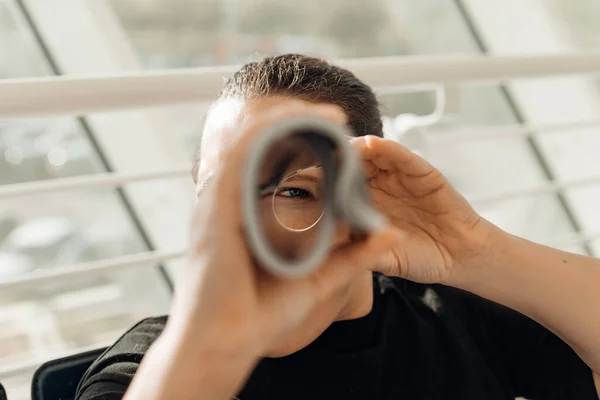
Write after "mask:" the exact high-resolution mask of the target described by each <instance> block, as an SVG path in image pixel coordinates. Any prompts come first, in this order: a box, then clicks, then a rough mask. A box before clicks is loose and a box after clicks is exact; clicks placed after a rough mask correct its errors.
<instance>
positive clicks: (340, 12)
mask: <svg viewBox="0 0 600 400" xmlns="http://www.w3.org/2000/svg"><path fill="white" fill-rule="evenodd" d="M57 3H58V2H57ZM461 3H468V1H461ZM513 3H514V4H516V3H515V2H514V1H513ZM517 3H519V4H520V2H518V1H517ZM571 3H574V4H571ZM592 3H593V1H591V2H587V3H586V2H585V1H583V0H580V1H576V2H570V1H567V0H563V1H559V0H553V1H552V2H548V4H551V5H552V7H554V8H553V10H563V9H564V10H567V9H568V10H567V11H564V10H563V11H560V12H559V15H563V14H564V15H565V18H567V20H568V21H571V26H572V29H573V32H574V34H573V35H574V37H575V38H576V40H579V41H580V43H582V44H585V45H586V46H587V45H593V44H597V43H600V42H599V41H597V40H596V36H598V37H600V34H599V35H597V33H600V31H598V30H597V29H596V28H597V24H596V25H594V24H593V23H591V22H590V21H594V19H593V18H591V17H590V15H592V14H593V13H592V11H591V10H592V9H595V8H594V7H595V6H592ZM23 4H25V5H29V6H30V7H32V8H35V7H38V11H39V8H43V7H46V9H45V10H46V11H48V8H47V7H48V3H45V2H44V0H27V1H17V0H0V79H5V78H19V77H32V76H44V75H52V74H55V73H57V72H58V71H57V70H56V68H55V66H56V64H60V66H61V67H63V70H64V71H69V72H73V71H75V72H77V73H80V72H81V73H90V72H91V73H96V72H108V73H114V72H115V71H117V72H118V71H119V70H120V69H119V68H120V66H121V64H119V62H118V60H117V61H115V60H116V58H118V57H114V59H110V60H108V61H106V60H103V61H106V62H98V63H96V62H95V59H94V61H90V60H91V59H92V58H93V57H92V56H94V55H97V54H94V53H98V54H99V53H102V55H103V56H105V55H106V54H109V53H111V45H110V40H106V41H105V42H102V40H100V39H101V38H100V39H99V38H98V36H102V34H101V33H99V32H104V33H105V36H107V37H108V36H110V37H111V38H112V40H116V41H117V42H118V43H119V44H127V45H129V44H131V48H132V49H133V51H134V53H135V54H134V55H133V56H134V58H137V60H139V64H140V65H141V67H142V68H147V69H152V68H179V67H196V66H213V65H225V64H242V63H245V62H248V61H250V60H256V59H258V58H260V57H263V56H268V55H275V54H281V53H286V52H297V53H305V54H309V55H314V56H320V57H325V58H328V59H340V58H364V57H385V56H404V55H425V54H448V53H479V52H481V51H482V47H481V43H480V41H479V40H478V39H479V38H478V37H476V36H478V33H479V32H477V26H478V25H477V24H470V23H469V22H473V21H470V20H469V18H470V17H469V16H467V15H465V14H464V10H463V8H462V7H459V6H458V2H457V1H455V0H418V1H417V0H368V1H367V0H330V1H323V0H305V1H302V2H298V1H291V0H203V1H195V0H178V1H173V0H81V1H80V2H71V5H72V6H75V5H77V7H78V10H79V11H81V10H82V9H83V11H84V12H83V14H85V13H86V12H85V11H86V10H85V9H84V8H85V7H86V6H85V4H89V5H90V8H92V4H93V7H99V6H98V4H108V5H109V7H108V8H103V9H102V10H103V11H105V10H107V11H108V12H109V13H110V17H111V18H109V19H110V22H113V21H114V20H116V21H117V22H118V24H116V25H114V24H112V23H105V24H104V23H103V24H102V25H103V26H102V27H101V29H100V28H99V29H96V30H94V31H93V32H91V33H90V32H87V33H86V34H85V35H83V34H81V35H78V32H77V31H76V30H75V29H76V27H77V24H73V31H72V32H69V31H68V30H65V31H64V32H61V33H60V34H57V35H56V36H54V37H53V39H52V40H50V39H49V37H48V36H50V35H49V34H48V33H49V32H50V31H51V30H52V29H53V28H54V29H57V26H59V25H61V24H62V20H61V22H57V21H59V18H56V20H55V21H54V23H50V24H47V26H45V27H44V28H45V29H41V30H36V29H35V28H38V26H37V25H40V21H44V20H43V19H44V18H50V17H49V16H47V15H46V13H44V12H38V13H37V14H36V15H35V17H34V18H29V15H28V14H27V11H28V10H27V9H24V8H22V5H23ZM82 4H83V5H82ZM490 4H491V3H490ZM501 4H504V3H503V2H501V3H498V4H497V5H495V7H501ZM42 5H43V7H42ZM487 6H488V4H487V3H486V7H487ZM72 8H75V7H72ZM581 10H587V11H581ZM87 11H89V10H87ZM95 11H97V9H95ZM596 11H597V10H596ZM69 12H70V13H69V14H68V15H67V16H62V17H61V18H64V19H65V21H67V20H68V19H69V18H72V17H73V15H74V11H73V10H72V9H69ZM594 12H595V11H594ZM561 13H562V14H561ZM87 14H88V15H87V17H89V21H90V22H89V23H88V20H87V19H86V20H85V22H86V23H85V24H80V25H82V26H80V27H79V28H80V29H84V28H85V27H84V26H83V25H86V26H88V27H89V25H94V24H95V23H98V24H100V21H101V17H104V18H106V17H107V15H106V14H103V15H102V16H99V17H98V18H95V16H92V17H90V15H89V14H92V13H91V12H87ZM80 16H81V15H80ZM55 17H56V16H55ZM583 19H586V21H587V22H585V23H579V22H580V21H581V20H583ZM82 20H83V19H80V20H78V22H81V21H82ZM32 24H37V25H36V26H32ZM111 29H112V30H114V31H111ZM117 31H118V32H117ZM65 32H66V33H65ZM123 33H124V35H123V36H122V35H121V34H123ZM115 38H116V39H115ZM121 38H123V39H124V40H121ZM45 40H46V41H48V42H52V41H53V44H54V46H45V44H46V43H45ZM63 42H68V43H63ZM125 42H127V43H125ZM57 43H58V44H61V43H62V44H64V45H63V46H58V45H57ZM90 43H92V44H90ZM98 43H103V44H105V46H99V45H98ZM113 44H114V43H113ZM114 47H115V48H116V47H118V50H115V53H119V52H120V53H121V54H120V55H121V56H124V57H125V58H127V59H128V60H129V59H130V58H131V57H130V56H132V55H131V54H125V55H123V53H124V52H126V53H127V52H128V51H129V48H130V47H129V46H126V45H123V46H121V45H119V46H117V45H116V44H115V46H114ZM79 51H81V54H86V57H85V60H84V61H85V62H84V61H81V58H82V56H81V54H79ZM63 52H70V54H68V55H66V56H65V55H64V54H61V53H63ZM111 55H112V53H111ZM78 56H79V57H80V59H77V57H78ZM54 58H57V59H60V62H59V63H52V62H51V61H52V59H54ZM99 58H100V57H99ZM107 58H110V57H107ZM79 61H81V62H79ZM86 62H87V64H86ZM69 63H75V64H78V65H77V66H76V67H73V68H69V67H70V65H69ZM83 64H86V65H85V67H82V65H83ZM90 65H91V67H90ZM129 67H131V65H130V64H128V65H127V67H123V68H122V69H125V68H129ZM434 89H435V88H431V90H430V89H429V88H427V89H424V90H422V91H420V92H416V93H405V92H400V91H398V90H397V89H394V88H382V91H381V93H380V94H379V95H380V99H381V103H382V109H383V112H384V114H385V116H386V117H388V118H394V117H395V116H397V115H399V114H403V113H415V114H419V115H425V114H430V113H432V112H433V111H434V109H436V106H437V103H436V101H437V100H436V94H435V91H434ZM446 89H452V90H456V91H457V93H456V94H457V96H456V98H457V99H458V100H457V102H453V103H454V104H453V106H452V107H450V104H447V106H448V107H447V110H446V111H447V112H446V114H445V115H444V117H443V118H442V119H441V120H440V121H439V123H438V124H437V125H435V126H433V127H430V128H426V129H424V130H410V131H409V132H407V133H406V134H405V135H403V136H402V137H401V139H400V140H402V141H404V142H405V143H407V144H409V145H410V146H412V147H414V148H415V150H418V151H420V152H422V153H423V154H424V155H425V156H426V157H427V158H428V159H429V160H430V161H431V162H432V163H433V164H435V165H436V166H438V167H439V168H441V169H442V170H443V171H444V172H445V173H446V174H447V175H448V176H449V178H450V179H451V180H452V182H453V183H454V184H455V185H456V186H457V187H458V188H459V190H461V191H462V192H463V193H465V194H467V195H468V197H469V198H476V197H478V196H479V195H481V194H485V193H487V194H489V193H499V192H505V191H513V190H518V189H524V188H529V187H531V186H534V185H539V184H543V183H545V182H547V181H548V179H549V177H551V175H552V172H554V174H555V175H558V176H559V177H560V178H577V177H581V176H582V173H581V171H591V172H590V173H592V172H593V171H596V172H598V167H597V163H595V161H596V158H594V156H592V155H591V154H592V153H595V154H597V151H595V150H594V149H598V148H600V143H598V142H597V141H594V140H593V138H592V134H591V132H590V131H589V130H588V131H586V132H584V133H581V134H580V135H579V136H567V133H565V132H562V133H561V134H560V135H555V136H547V137H546V136H545V137H546V138H547V139H543V140H537V141H535V140H531V138H525V137H518V136H515V135H509V136H508V137H506V138H497V137H496V138H494V139H485V140H484V139H481V140H473V141H465V140H462V139H460V137H462V136H461V135H459V134H456V133H452V132H455V131H457V130H460V129H465V128H469V127H481V126H484V125H485V126H505V125H510V124H515V123H518V122H520V119H522V118H521V117H522V116H523V113H522V112H521V111H522V110H521V108H523V104H525V103H527V101H523V99H521V101H511V100H514V99H511V97H510V96H509V95H508V93H507V92H506V91H505V90H504V88H503V87H499V86H464V87H458V88H446ZM538 93H539V92H538ZM569 93H570V92H569ZM517 94H520V93H517ZM540 99H541V97H540V95H539V94H538V95H537V96H536V97H532V98H530V99H529V100H530V102H532V103H538V105H539V107H538V109H537V111H539V112H540V113H542V114H543V111H544V109H543V108H544V107H545V106H542V104H543V103H544V102H543V101H541V100H540ZM525 100H527V99H525ZM206 106H207V105H206V104H197V105H185V106H179V105H176V106H172V107H165V108H162V109H154V110H144V111H143V112H142V111H135V112H131V111H127V112H119V113H106V114H102V115H91V116H87V117H86V118H84V119H77V118H71V117H64V118H48V119H31V120H17V121H14V120H10V121H0V185H7V184H21V183H24V182H32V181H38V180H48V179H60V178H65V177H71V176H77V175H87V174H97V173H103V172H110V170H111V160H120V161H122V160H123V159H127V160H128V162H127V163H121V164H120V166H121V167H122V166H123V165H124V164H126V165H127V166H128V167H131V166H133V167H134V168H131V169H129V170H128V172H131V170H136V171H138V170H139V171H143V170H152V169H153V168H160V167H164V166H165V164H167V162H163V161H165V159H166V158H167V157H164V158H162V159H161V160H162V161H161V162H159V161H157V158H158V157H156V158H155V156H157V155H160V154H162V153H163V152H165V153H166V152H168V151H169V150H170V149H168V147H169V146H168V145H167V144H168V143H175V142H176V143H177V144H178V145H179V147H181V148H184V149H186V150H189V154H187V156H188V157H189V158H188V159H187V160H179V161H180V162H184V161H185V162H188V161H189V160H190V159H191V156H192V153H193V152H194V149H195V148H196V147H197V144H198V143H199V140H200V134H201V130H202V123H203V114H204V113H205V112H206V109H207V107H206ZM579 106H580V104H578V107H579ZM552 110H553V111H552V112H551V113H550V114H552V115H553V116H554V115H559V114H560V113H559V112H557V109H556V108H555V109H552ZM546 111H547V110H546ZM142 114H143V115H142ZM518 114H521V115H518ZM525 114H526V115H532V113H531V112H530V113H529V114H527V113H525ZM158 121H160V122H158ZM150 131H152V132H150ZM177 133H179V134H177ZM154 134H157V135H158V136H161V140H163V142H162V143H161V142H159V141H154V142H153V143H152V145H150V144H148V143H144V141H148V142H149V141H150V139H149V138H150V136H152V135H154ZM568 134H569V135H571V134H573V132H569V133H568ZM561 135H562V136H561ZM596 136H597V135H596ZM109 137H110V138H109ZM560 137H562V138H563V139H565V138H572V137H578V138H581V140H582V142H581V143H580V144H579V145H578V146H574V147H572V148H571V147H568V146H566V145H565V143H566V142H567V141H568V140H562V141H560V140H556V141H553V138H560ZM594 137H595V136H594ZM107 138H109V139H107ZM122 138H126V139H128V140H121V139H122ZM165 141H167V142H165ZM571 143H574V142H573V141H571ZM108 144H110V146H108ZM144 144H147V146H146V147H144ZM540 144H541V146H540ZM161 145H164V148H163V147H161ZM150 148H151V149H152V151H146V150H148V149H150ZM140 149H143V150H140ZM565 149H576V151H573V152H570V153H568V152H567V153H568V154H567V156H565V154H563V153H565V151H564V150H565ZM577 149H579V150H577ZM116 153H118V154H116ZM149 153H152V154H149ZM174 153H175V152H174ZM561 154H562V156H561ZM582 154H585V155H586V156H585V157H581V155H582ZM178 157H180V154H179V153H178V154H177V156H175V157H173V158H178ZM547 157H551V158H553V160H554V161H555V162H554V164H553V163H549V162H548V160H547V159H546V158H547ZM153 158H154V159H153ZM179 161H178V162H179ZM592 161H593V162H592ZM136 163H138V164H143V165H139V169H136V167H138V166H137V165H136ZM559 163H561V164H560V165H561V167H560V168H556V170H557V171H559V173H556V171H550V170H549V167H548V166H549V164H552V165H558V164H559ZM593 163H595V165H596V166H595V167H593V168H592V164H593ZM157 166H158V167H157ZM115 169H116V167H115ZM123 169H127V168H123ZM550 169H551V168H550ZM135 185H146V186H145V189H144V190H141V191H138V192H136V193H137V195H136V196H129V194H128V193H129V192H127V191H125V190H122V189H115V188H110V189H107V188H102V189H85V190H76V191H69V192H68V193H60V192H58V193H48V194H44V195H41V196H30V197H7V198H0V282H1V281H6V280H11V279H17V278H19V277H25V276H27V274H30V273H37V272H40V271H51V270H52V271H58V270H60V268H62V267H65V266H69V265H73V264H79V263H82V262H87V261H94V260H100V259H104V258H107V257H118V256H122V255H127V254H133V253H137V252H140V251H145V250H148V249H149V247H151V243H150V241H151V240H149V239H148V236H149V235H148V234H147V232H145V231H144V229H143V227H144V226H146V225H145V224H143V223H141V222H139V220H140V218H139V216H140V214H150V218H152V217H153V216H152V212H150V213H149V212H148V209H146V208H144V207H140V206H139V204H141V203H144V202H143V201H142V200H144V199H146V200H148V201H147V202H146V203H145V204H146V205H149V206H148V208H153V209H154V211H156V210H157V209H160V208H161V207H165V208H166V207H170V206H172V203H173V202H172V201H168V199H167V198H168V196H169V195H172V196H173V195H174V194H173V193H172V192H171V191H170V190H167V189H165V187H164V186H161V183H156V182H153V183H143V184H135ZM135 185H134V186H135ZM129 187H131V186H128V188H129ZM151 188H154V190H149V189H151ZM590 191H596V192H597V191H598V190H597V189H595V188H586V189H579V192H577V193H575V192H576V191H572V192H570V193H569V194H571V195H573V196H575V195H579V196H580V197H585V196H589V195H590V193H589V192H590ZM155 193H162V195H164V197H160V196H156V198H153V194H155ZM177 195H179V192H178V193H177V194H175V196H177ZM596 195H598V194H597V193H596ZM191 196H192V194H191V193H190V200H191ZM165 199H167V200H165ZM170 200H172V198H170ZM569 204H570V203H569V202H565V201H564V198H560V197H559V196H557V195H556V194H555V193H550V194H544V195H539V196H532V197H519V198H514V199H511V200H505V201H501V202H492V203H485V204H477V208H478V209H479V210H480V211H481V212H482V213H483V215H484V216H486V217H487V218H489V219H491V220H492V221H494V222H496V223H497V224H499V225H500V226H501V227H503V228H505V229H506V230H508V231H510V232H513V233H516V234H518V235H521V236H525V237H527V238H530V239H533V240H537V241H540V242H544V243H549V244H558V245H560V243H556V242H554V241H553V240H552V238H561V237H564V236H565V235H569V234H571V233H572V232H573V231H574V230H576V227H577V221H576V219H575V218H573V213H572V212H571V211H572V210H570V208H569V207H570V205H569ZM588 204H591V203H589V202H588ZM584 208H585V207H584ZM179 211H180V210H179V209H178V210H174V213H177V212H179ZM583 212H584V214H585V213H588V214H589V215H590V216H592V214H597V213H595V208H593V207H591V206H590V208H589V209H585V210H583ZM146 216H147V215H146ZM599 218H600V216H599ZM155 219H157V220H159V221H158V223H157V224H155V225H154V226H153V234H156V232H161V227H162V236H161V237H162V238H163V239H164V238H167V239H172V238H173V237H175V238H176V239H173V240H171V241H169V240H167V241H168V242H169V243H168V244H169V245H181V247H183V246H185V245H186V243H184V240H181V243H174V242H177V241H179V239H180V236H178V235H176V234H173V233H172V231H171V230H170V226H173V224H174V223H178V224H179V226H178V229H179V228H181V225H182V224H181V221H175V219H173V218H169V217H168V216H165V215H164V214H162V215H161V216H160V218H159V217H156V218H155ZM157 226H158V228H156V227H157ZM174 230H175V229H174ZM174 230H173V231H174ZM179 230H180V229H179ZM179 230H178V231H179ZM560 247H563V248H565V249H568V250H572V251H576V252H582V253H583V252H585V251H586V249H585V248H584V247H583V246H581V245H579V244H575V245H564V246H560ZM168 304H169V290H168V287H167V285H166V281H165V279H164V276H163V275H162V272H161V270H159V269H158V268H157V266H156V265H147V266H141V267H139V268H131V269H129V268H128V269H123V270H120V271H119V272H118V273H115V272H111V273H110V274H108V273H107V274H99V275H98V274H95V275H94V276H89V277H78V278H76V279H75V278H69V279H61V280H55V281H52V282H51V283H47V284H44V285H38V286H35V285H29V286H18V287H15V288H14V289H10V288H7V289H3V290H2V292H1V293H0V324H1V325H0V326H2V331H1V332H0V381H1V382H2V383H3V384H4V385H5V386H7V387H8V390H9V398H11V400H19V399H26V398H29V385H30V378H31V373H32V372H33V370H34V368H35V367H36V365H37V364H39V363H41V362H43V361H45V360H47V359H50V358H55V357H57V356H59V355H61V354H63V353H69V352H77V351H80V350H82V349H87V348H93V347H97V346H100V345H104V344H106V343H109V342H112V341H114V340H115V338H116V337H117V336H118V335H119V334H121V333H123V332H124V331H125V330H126V329H127V328H128V327H129V326H131V325H133V323H134V322H136V321H137V320H139V319H141V318H143V317H145V316H148V315H151V314H161V313H165V312H167V307H168Z"/></svg>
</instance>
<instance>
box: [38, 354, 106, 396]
mask: <svg viewBox="0 0 600 400" xmlns="http://www.w3.org/2000/svg"><path fill="white" fill-rule="evenodd" d="M105 350H106V349H105V348H103V349H97V350H91V351H87V352H85V353H79V354H74V355H72V356H69V357H64V358H59V359H56V360H52V361H48V362H46V363H44V364H42V366H41V367H39V368H38V369H37V371H35V374H34V375H33V382H32V384H31V398H32V400H68V399H73V398H74V397H75V391H76V390H77V385H78V384H79V381H80V380H81V377H82V376H83V374H84V373H85V371H86V370H87V369H88V368H89V367H90V365H92V363H93V362H94V360H95V359H96V358H98V357H99V356H100V354H102V353H103V352H104V351H105Z"/></svg>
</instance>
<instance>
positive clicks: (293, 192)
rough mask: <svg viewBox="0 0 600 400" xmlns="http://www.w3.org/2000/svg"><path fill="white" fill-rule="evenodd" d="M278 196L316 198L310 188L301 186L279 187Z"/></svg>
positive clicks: (304, 198) (303, 198)
mask: <svg viewBox="0 0 600 400" xmlns="http://www.w3.org/2000/svg"><path fill="white" fill-rule="evenodd" d="M277 196H282V197H290V198H298V199H302V200H307V199H311V198H314V196H313V194H312V193H311V192H309V191H308V190H304V189H300V188H293V187H292V188H279V190H278V191H277Z"/></svg>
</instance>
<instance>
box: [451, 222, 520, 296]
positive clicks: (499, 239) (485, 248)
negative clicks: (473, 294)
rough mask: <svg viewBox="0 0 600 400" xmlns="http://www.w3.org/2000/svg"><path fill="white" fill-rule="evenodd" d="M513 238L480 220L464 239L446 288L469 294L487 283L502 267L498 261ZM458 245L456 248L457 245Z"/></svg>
mask: <svg viewBox="0 0 600 400" xmlns="http://www.w3.org/2000/svg"><path fill="white" fill-rule="evenodd" d="M513 239H514V237H513V236H512V235H510V234H509V233H507V232H505V231H503V230H502V229H500V228H499V227H497V226H496V225H494V224H492V223H491V222H489V221H488V220H486V219H484V218H481V220H480V222H479V223H478V225H477V228H476V229H473V230H472V231H471V232H470V233H469V235H468V236H467V238H465V239H464V240H465V243H464V244H463V246H462V247H463V248H464V249H466V251H464V253H463V254H461V256H460V257H457V258H456V262H455V264H456V265H455V266H454V269H455V271H456V273H455V274H452V275H451V276H452V277H451V279H450V280H449V282H444V283H445V284H448V285H449V286H454V287H457V288H459V289H464V290H469V287H472V286H477V285H478V283H480V282H481V281H483V280H487V279H489V277H490V274H492V275H493V271H492V270H493V269H494V268H496V266H497V265H502V261H501V260H502V258H503V257H504V256H506V251H507V249H509V248H510V246H511V244H510V242H511V240H513ZM459 245H460V244H459Z"/></svg>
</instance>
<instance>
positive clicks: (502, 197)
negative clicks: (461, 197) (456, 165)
mask: <svg viewBox="0 0 600 400" xmlns="http://www.w3.org/2000/svg"><path fill="white" fill-rule="evenodd" d="M593 184H600V176H598V175H596V176H590V177H587V178H581V179H573V180H569V181H564V182H558V181H555V182H547V183H542V184H539V185H533V186H529V187H527V188H522V189H515V190H508V191H503V192H499V193H491V194H484V195H471V196H467V198H468V199H469V202H470V203H471V204H473V205H476V206H486V205H490V204H494V203H499V202H504V201H508V200H514V199H520V198H523V197H532V196H538V195H542V194H551V193H556V192H561V191H564V190H569V189H576V188H580V187H585V186H590V185H593Z"/></svg>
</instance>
